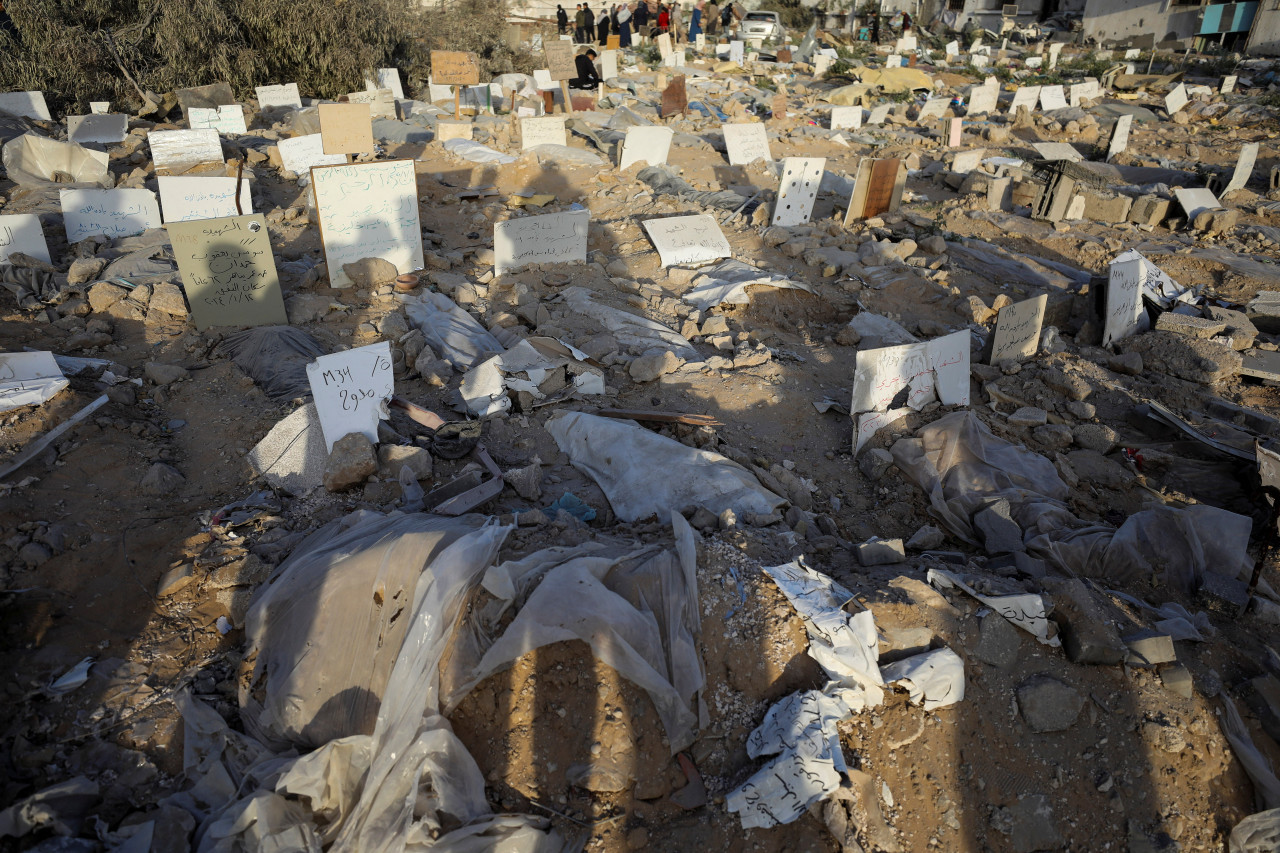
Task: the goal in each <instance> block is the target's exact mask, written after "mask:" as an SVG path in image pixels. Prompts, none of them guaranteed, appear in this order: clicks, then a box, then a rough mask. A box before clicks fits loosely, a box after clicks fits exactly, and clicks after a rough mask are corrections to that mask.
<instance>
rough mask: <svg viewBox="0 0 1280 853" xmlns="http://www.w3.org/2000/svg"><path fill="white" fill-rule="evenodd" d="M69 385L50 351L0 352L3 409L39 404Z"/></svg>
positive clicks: (0, 408)
mask: <svg viewBox="0 0 1280 853" xmlns="http://www.w3.org/2000/svg"><path fill="white" fill-rule="evenodd" d="M70 384H71V381H70V380H69V379H67V378H66V377H65V376H63V375H62V371H61V370H60V369H58V362H57V361H56V360H55V359H54V357H53V353H51V352H0V412H7V411H9V410H10V409H16V408H18V407H19V406H38V405H40V404H41V403H44V402H46V401H47V400H52V399H53V398H54V397H55V396H56V395H57V393H58V392H59V391H61V390H62V389H63V388H66V387H67V386H68V385H70Z"/></svg>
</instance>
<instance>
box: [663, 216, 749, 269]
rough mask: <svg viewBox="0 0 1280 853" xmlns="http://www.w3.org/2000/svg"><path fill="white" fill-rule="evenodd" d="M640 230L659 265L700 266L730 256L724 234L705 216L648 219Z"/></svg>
mask: <svg viewBox="0 0 1280 853" xmlns="http://www.w3.org/2000/svg"><path fill="white" fill-rule="evenodd" d="M644 230H645V231H646V232H648V234H649V239H650V240H652V241H653V245H654V248H656V249H657V250H658V256H659V257H660V258H661V260H662V266H664V267H670V266H675V265H677V264H695V265H696V264H700V263H705V262H707V261H715V260H719V259H720V258H727V257H729V256H730V255H732V254H733V250H732V249H731V248H730V247H729V241H728V240H727V239H725V236H724V232H723V231H721V230H720V226H719V224H717V223H716V221H715V219H713V218H712V217H711V216H709V215H708V214H705V213H703V214H696V215H693V216H672V217H669V218H667V219H648V220H645V222H644Z"/></svg>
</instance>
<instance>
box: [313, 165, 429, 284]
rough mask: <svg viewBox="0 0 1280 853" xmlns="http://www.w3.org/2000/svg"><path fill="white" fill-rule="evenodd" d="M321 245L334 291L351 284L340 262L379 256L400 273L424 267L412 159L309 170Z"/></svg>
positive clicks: (415, 177)
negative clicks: (336, 288)
mask: <svg viewBox="0 0 1280 853" xmlns="http://www.w3.org/2000/svg"><path fill="white" fill-rule="evenodd" d="M311 182H312V185H313V186H314V187H315V193H316V209H317V211H318V213H319V220H320V241H321V243H322V244H323V245H324V256H325V261H326V263H327V264H328V266H329V281H330V283H331V284H332V285H333V286H334V287H350V286H352V284H353V282H352V281H351V278H350V277H349V276H348V275H347V274H346V272H345V271H344V270H343V269H342V266H343V264H349V263H353V262H354V261H358V260H360V259H362V258H382V259H383V260H385V261H388V262H390V263H391V264H392V265H393V266H395V268H396V269H397V270H399V271H400V272H402V273H407V272H413V271H414V270H420V269H422V267H423V257H422V226H421V224H420V223H419V221H418V179H417V176H416V175H415V173H414V167H413V161H412V160H378V161H375V162H370V163H354V164H352V165H349V166H346V165H344V166H317V167H315V168H313V169H312V170H311Z"/></svg>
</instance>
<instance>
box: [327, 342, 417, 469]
mask: <svg viewBox="0 0 1280 853" xmlns="http://www.w3.org/2000/svg"><path fill="white" fill-rule="evenodd" d="M307 380H308V381H309V382H310V383H311V396H312V397H313V398H314V399H315V402H316V413H317V414H318V415H319V416H320V430H321V431H322V432H323V433H324V443H325V448H326V449H327V450H329V451H330V452H332V451H333V445H334V444H335V443H336V442H337V441H338V440H339V439H341V438H343V437H344V436H347V435H350V434H351V433H353V432H358V433H360V434H361V435H363V436H365V437H366V438H368V439H369V440H370V441H372V442H373V443H374V444H377V443H378V421H380V420H384V419H386V418H387V417H388V412H387V404H388V402H389V401H390V399H391V395H392V394H393V393H395V386H396V380H395V374H394V373H393V372H392V369H391V342H390V341H379V342H378V343H376V344H369V345H368V346H365V347H357V348H356V349H349V350H347V351H346V352H335V353H333V354H332V355H322V356H320V357H319V358H317V359H316V360H315V361H313V362H311V363H310V364H308V365H307Z"/></svg>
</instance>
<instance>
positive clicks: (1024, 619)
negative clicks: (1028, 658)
mask: <svg viewBox="0 0 1280 853" xmlns="http://www.w3.org/2000/svg"><path fill="white" fill-rule="evenodd" d="M926 577H927V579H928V581H929V585H930V586H933V587H936V588H938V589H951V588H953V587H955V588H959V589H962V590H964V591H965V592H967V593H968V594H969V595H972V596H973V597H974V598H976V599H978V600H979V601H981V602H982V603H983V604H985V605H987V606H988V607H990V608H991V609H992V610H994V611H995V612H996V613H999V614H1000V615H1001V616H1003V617H1004V618H1006V619H1008V620H1009V621H1010V622H1012V623H1013V624H1014V625H1017V626H1018V627H1019V628H1021V629H1022V630H1024V631H1026V632H1027V633H1028V634H1030V635H1031V636H1033V637H1035V638H1036V639H1037V640H1039V641H1040V642H1041V643H1043V644H1044V645H1046V646H1061V645H1062V641H1061V640H1059V639H1058V629H1057V625H1055V624H1053V623H1051V622H1050V621H1049V617H1048V614H1047V613H1046V611H1045V608H1044V599H1043V598H1041V597H1040V596H1039V595H1036V594H1035V593H1031V592H1025V593H1021V594H1018V595H980V594H979V593H978V592H977V591H976V590H974V589H973V587H971V586H969V585H968V584H967V583H965V582H964V581H962V580H960V578H959V577H958V576H957V575H955V574H953V573H951V572H948V571H947V570H945V569H930V570H929V573H928V575H927V576H926Z"/></svg>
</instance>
